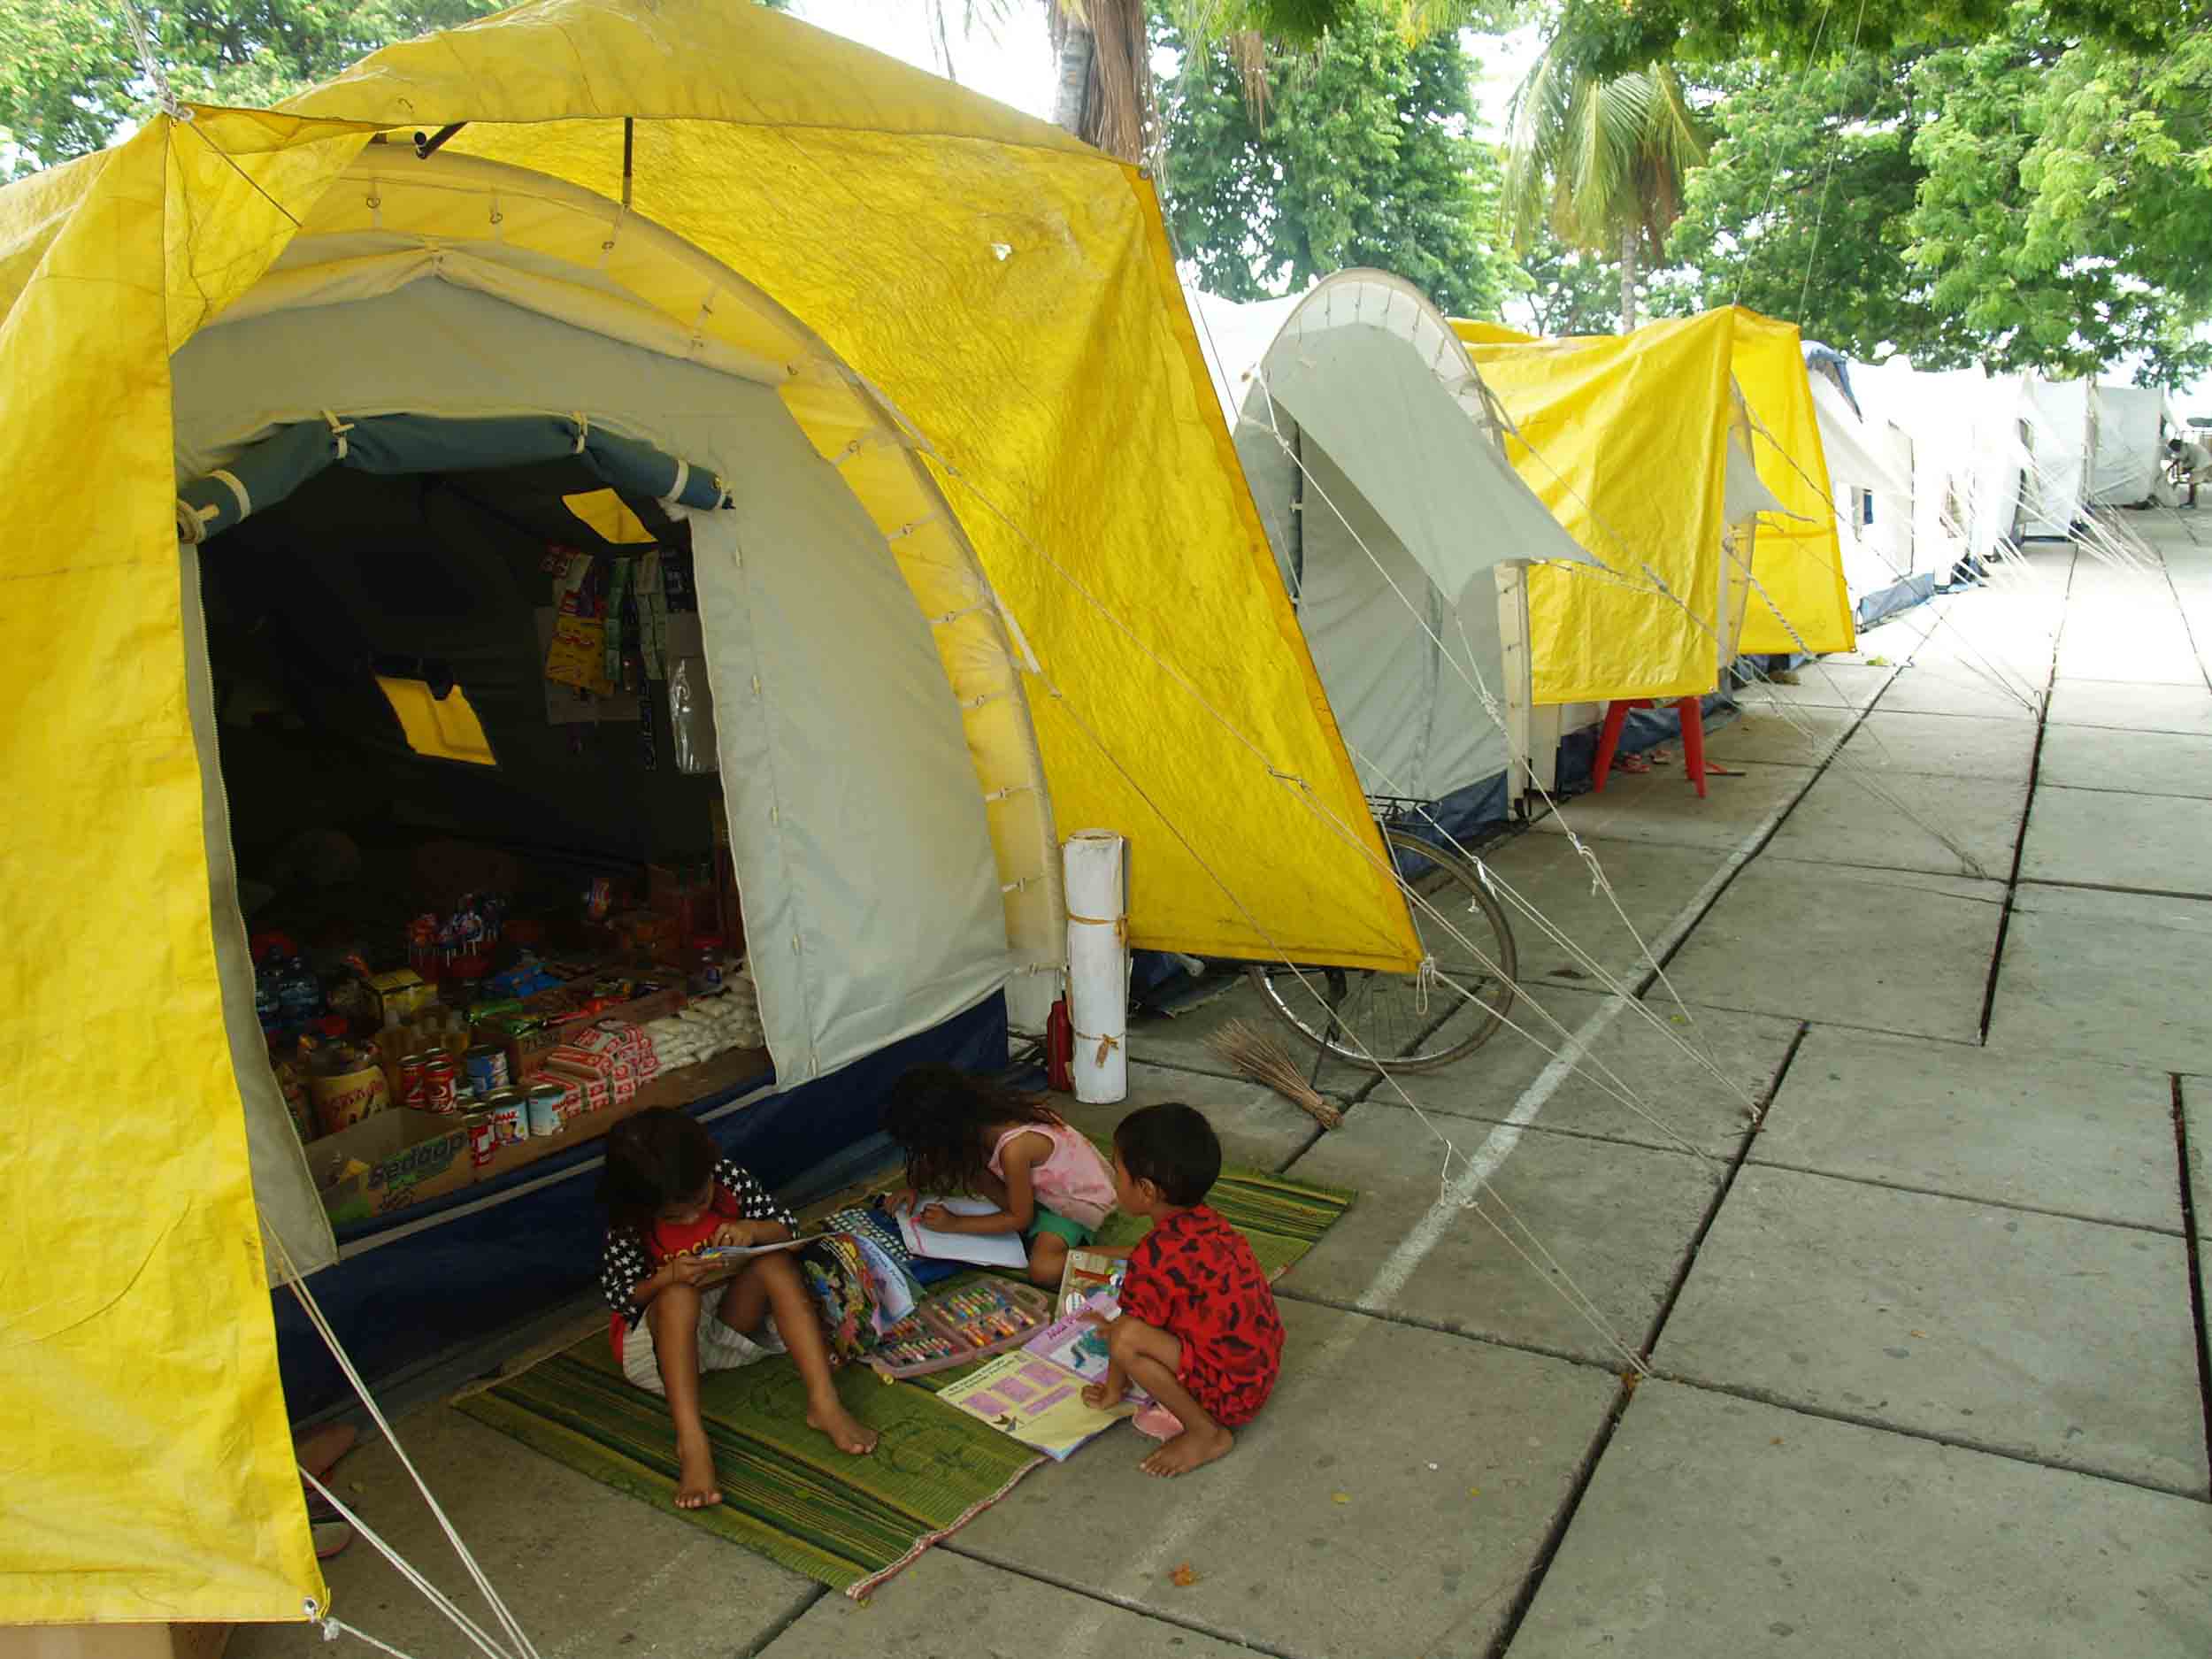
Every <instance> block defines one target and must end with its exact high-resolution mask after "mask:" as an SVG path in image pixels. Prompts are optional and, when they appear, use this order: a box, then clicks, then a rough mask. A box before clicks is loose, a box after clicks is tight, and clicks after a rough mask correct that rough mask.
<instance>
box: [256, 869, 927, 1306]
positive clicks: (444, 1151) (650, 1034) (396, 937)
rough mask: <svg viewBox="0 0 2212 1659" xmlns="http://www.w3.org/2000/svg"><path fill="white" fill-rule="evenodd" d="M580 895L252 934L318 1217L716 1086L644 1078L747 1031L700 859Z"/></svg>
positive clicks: (545, 1149)
mask: <svg viewBox="0 0 2212 1659" xmlns="http://www.w3.org/2000/svg"><path fill="white" fill-rule="evenodd" d="M501 857H502V858H505V856H504V855H501ZM448 862H449V863H450V862H451V861H450V860H449V861H448ZM463 862H464V863H466V862H468V861H466V860H464V861H463ZM481 862H482V861H481V860H479V861H478V863H479V864H481ZM505 862H506V863H507V864H510V865H511V864H513V861H512V860H511V859H505ZM522 874H523V875H524V877H525V878H526V877H527V872H522ZM571 879H573V878H562V879H560V880H559V885H557V886H555V885H551V884H549V883H543V882H541V884H540V891H541V892H546V891H547V890H548V889H550V892H551V893H554V894H557V893H558V891H559V890H560V887H563V886H566V885H567V882H568V881H569V880H571ZM648 880H649V882H650V887H649V888H648ZM458 888H459V883H457V882H456V883H452V884H450V885H449V886H447V887H444V889H443V890H444V891H445V892H446V893H448V894H449V895H450V894H452V893H455V892H457V891H458ZM437 890H439V889H438V887H437V884H436V883H435V882H434V881H426V882H419V883H417V884H416V891H417V892H418V893H426V892H433V891H437ZM568 891H569V892H571V893H577V892H578V891H579V889H577V888H576V887H568ZM648 891H649V892H650V897H649V899H648V898H645V897H644V896H643V895H646V894H647V892H648ZM580 899H581V902H580V903H578V904H575V905H574V908H573V909H572V910H571V909H568V908H567V907H566V906H564V905H563V904H562V903H561V902H559V901H558V900H557V899H556V900H555V901H554V902H553V903H552V904H551V906H550V907H549V908H545V909H540V910H530V911H527V912H526V913H523V914H519V915H518V913H517V910H516V909H515V906H514V905H513V903H512V902H511V900H510V899H509V897H508V896H507V895H504V894H503V893H492V892H474V893H465V894H462V895H461V896H459V897H458V898H457V899H451V898H449V900H448V901H447V902H443V903H441V904H439V905H437V906H436V907H435V908H432V909H423V910H415V909H413V908H412V907H411V906H410V907H409V908H405V909H398V910H396V913H393V919H392V920H391V922H390V923H389V924H388V926H389V932H388V933H384V934H383V936H382V942H379V941H378V938H377V936H376V933H375V932H374V930H373V929H372V930H360V929H359V928H358V927H357V925H350V926H349V929H348V931H344V932H342V931H341V930H340V929H338V928H335V927H333V926H330V925H329V924H328V922H327V920H322V921H312V922H310V923H309V926H308V929H307V931H303V933H300V934H299V935H297V936H296V935H295V934H292V933H285V932H280V931H276V930H274V929H271V930H268V931H265V932H262V933H257V934H255V935H254V936H253V938H252V940H251V941H250V949H251V954H252V956H253V960H254V967H255V999H254V1000H255V1010H256V1013H257V1016H258V1018H259V1021H260V1024H261V1026H262V1030H263V1034H264V1036H265V1038H266V1040H267V1041H268V1044H269V1054H270V1064H271V1070H272V1071H273V1074H274V1076H275V1079H276V1081H277V1083H278V1085H279V1087H280V1089H281V1091H282V1093H283V1095H284V1100H285V1103H286V1106H287V1108H288V1111H289V1113H290V1115H291V1118H292V1121H293V1125H294V1127H295V1128H296V1131H297V1132H298V1133H299V1136H300V1139H301V1141H303V1143H305V1144H306V1146H307V1148H308V1151H309V1157H310V1163H311V1167H312V1168H313V1169H314V1171H315V1172H316V1175H317V1178H318V1180H319V1185H320V1187H321V1188H322V1191H323V1194H324V1198H325V1202H326V1208H328V1209H329V1210H330V1211H331V1214H332V1216H333V1217H334V1218H342V1219H346V1220H353V1221H359V1220H370V1219H373V1218H374V1217H377V1216H379V1215H381V1214H384V1213H387V1212H388V1211H390V1210H396V1209H398V1208H400V1207H402V1206H404V1205H407V1204H411V1203H416V1202H421V1201H422V1200H424V1199H426V1198H428V1197H432V1196H435V1195H437V1194H440V1193H442V1192H446V1191H450V1190H452V1189H453V1188H455V1187H458V1186H465V1185H466V1184H468V1183H469V1182H470V1181H472V1180H481V1179H492V1178H495V1177H496V1176H499V1175H501V1174H503V1173H505V1172H506V1171H509V1170H511V1169H515V1168H518V1167H519V1166H520V1165H521V1164H526V1163H529V1162H531V1161H534V1159H535V1158H537V1157H539V1156H546V1155H549V1154H550V1153H552V1152H555V1151H557V1150H559V1149H561V1148H565V1147H566V1146H568V1145H571V1144H573V1143H575V1142H577V1141H580V1140H588V1139H590V1138H591V1137H592V1136H594V1135H595V1134H596V1133H601V1132H602V1129H601V1127H600V1126H599V1125H594V1124H593V1122H592V1121H591V1118H592V1114H594V1113H595V1112H607V1113H609V1114H610V1115H609V1116H608V1117H607V1118H605V1119H604V1120H603V1123H604V1124H606V1125H611V1123H612V1122H613V1121H614V1120H615V1119H616V1118H618V1117H619V1116H621V1115H622V1113H623V1112H624V1111H626V1110H634V1109H635V1108H636V1107H639V1106H642V1105H647V1104H682V1103H684V1102H687V1100H689V1099H692V1098H695V1097H696V1094H697V1090H698V1089H699V1088H710V1087H715V1084H714V1083H713V1082H711V1081H709V1082H705V1083H703V1084H701V1085H697V1086H695V1087H694V1089H693V1091H692V1092H691V1093H687V1092H686V1086H685V1085H684V1084H683V1083H682V1082H680V1081H677V1082H672V1083H670V1084H668V1085H666V1086H664V1085H663V1084H662V1081H661V1079H664V1078H666V1077H669V1075H670V1074H672V1073H674V1072H678V1071H682V1070H683V1069H685V1068H687V1067H693V1066H701V1065H705V1064H709V1063H710V1062H715V1061H718V1060H721V1059H722V1057H723V1056H728V1055H731V1054H733V1052H735V1051H741V1050H757V1049H760V1048H763V1047H764V1031H763V1028H762V1025H761V1019H760V1002H759V996H758V995H757V991H756V989H755V987H754V984H753V980H752V978H751V975H750V974H749V972H748V971H747V969H746V965H745V963H744V960H743V958H742V957H741V956H739V955H736V954H734V953H733V952H732V951H730V950H729V949H727V947H726V944H725V940H726V937H727V934H726V933H724V932H723V931H720V930H722V929H723V928H724V926H725V925H726V924H725V920H724V916H723V910H722V905H721V903H720V902H719V895H718V888H717V886H716V882H715V878H714V867H713V866H712V865H711V864H700V865H694V866H690V867H687V868H681V869H676V868H671V869H660V868H655V869H652V870H650V871H649V872H640V873H637V874H633V875H630V876H609V877H603V878H597V879H592V880H590V881H589V882H588V883H586V884H585V885H584V886H583V887H582V889H581V891H580ZM618 921H619V922H620V923H621V924H622V926H616V925H615V924H616V923H617V922H618ZM317 941H319V942H317ZM336 941H344V942H336ZM548 941H558V942H557V944H555V943H549V942H548ZM303 942H304V945H305V948H303ZM648 946H649V947H650V948H649V949H645V948H643V947H648ZM742 1071H743V1067H742V1066H741V1067H740V1068H739V1069H738V1071H736V1072H732V1073H729V1074H728V1075H730V1076H738V1075H741V1074H742ZM648 1089H653V1090H655V1091H656V1093H654V1094H645V1091H646V1090H648ZM894 1300H895V1298H894ZM908 1311H910V1299H909V1302H908V1303H907V1305H903V1306H901V1307H900V1309H899V1314H900V1316H902V1315H903V1314H904V1313H906V1312H908Z"/></svg>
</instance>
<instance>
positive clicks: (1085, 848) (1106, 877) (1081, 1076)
mask: <svg viewBox="0 0 2212 1659" xmlns="http://www.w3.org/2000/svg"><path fill="white" fill-rule="evenodd" d="M1062 856H1063V859H1064V870H1065V873H1066V883H1067V889H1066V890H1067V901H1068V1019H1069V1023H1070V1024H1071V1025H1073V1026H1074V1027H1075V1064H1074V1071H1075V1098H1076V1099H1078V1100H1079V1101H1087V1102H1092V1103H1093V1104H1098V1105H1106V1104H1110V1103H1112V1102H1115V1101H1118V1100H1124V1099H1126V1098H1127V1096H1128V1094H1129V1049H1128V1044H1127V1041H1126V1039H1127V1036H1128V1030H1129V843H1128V842H1127V841H1125V840H1123V839H1122V838H1121V837H1120V836H1119V835H1117V834H1116V833H1114V832H1113V831H1111V830H1078V831H1077V832H1076V833H1074V834H1072V835H1071V836H1069V837H1068V839H1067V841H1066V844H1065V846H1064V849H1062Z"/></svg>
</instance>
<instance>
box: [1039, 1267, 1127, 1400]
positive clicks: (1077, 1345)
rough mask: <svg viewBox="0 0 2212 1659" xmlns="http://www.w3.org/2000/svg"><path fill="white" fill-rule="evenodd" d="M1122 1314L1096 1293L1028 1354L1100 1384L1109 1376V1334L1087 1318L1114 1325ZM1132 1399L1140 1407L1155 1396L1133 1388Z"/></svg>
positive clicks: (1050, 1329) (1050, 1328)
mask: <svg viewBox="0 0 2212 1659" xmlns="http://www.w3.org/2000/svg"><path fill="white" fill-rule="evenodd" d="M1118 1311H1119V1310H1118V1309H1117V1308H1116V1307H1115V1305H1114V1301H1113V1298H1112V1297H1111V1296H1109V1295H1107V1294H1104V1293H1102V1292H1101V1293H1095V1294H1093V1295H1092V1296H1091V1297H1090V1298H1089V1299H1088V1301H1087V1302H1085V1304H1084V1305H1083V1306H1082V1307H1079V1308H1078V1309H1077V1310H1075V1311H1074V1312H1072V1313H1064V1314H1062V1315H1061V1316H1060V1317H1058V1318H1056V1319H1055V1320H1054V1321H1053V1322H1052V1323H1051V1324H1050V1325H1047V1326H1045V1328H1044V1329H1043V1330H1041V1331H1040V1332H1038V1333H1037V1334H1036V1335H1035V1336H1033V1337H1032V1338H1031V1339H1030V1340H1029V1341H1028V1343H1027V1344H1026V1346H1025V1349H1024V1351H1025V1353H1030V1354H1034V1355H1035V1356H1037V1357H1038V1358H1039V1359H1044V1360H1050V1361H1051V1362H1052V1363H1054V1364H1056V1365H1058V1366H1061V1367H1063V1368H1064V1369H1066V1370H1068V1371H1073V1372H1074V1373H1075V1374H1076V1375H1077V1376H1079V1377H1080V1378H1081V1379H1083V1380H1084V1381H1085V1382H1087V1383H1091V1382H1097V1381H1099V1380H1100V1379H1102V1378H1103V1377H1104V1376H1105V1375H1106V1332H1105V1328H1104V1327H1103V1326H1102V1325H1097V1324H1094V1322H1093V1321H1092V1320H1091V1319H1089V1318H1088V1317H1086V1316H1087V1315H1088V1314H1091V1313H1102V1314H1104V1315H1105V1316H1106V1317H1107V1319H1108V1320H1109V1322H1110V1321H1111V1320H1112V1319H1113V1317H1114V1316H1115V1315H1116V1314H1117V1313H1118ZM1128 1397H1129V1399H1130V1400H1131V1401H1132V1402H1133V1403H1135V1404H1137V1405H1140V1406H1148V1405H1150V1404H1151V1403H1152V1396H1151V1395H1149V1394H1146V1393H1145V1392H1144V1391H1143V1390H1142V1389H1141V1388H1138V1387H1136V1386H1133V1385H1132V1386H1131V1387H1130V1390H1129V1396H1128Z"/></svg>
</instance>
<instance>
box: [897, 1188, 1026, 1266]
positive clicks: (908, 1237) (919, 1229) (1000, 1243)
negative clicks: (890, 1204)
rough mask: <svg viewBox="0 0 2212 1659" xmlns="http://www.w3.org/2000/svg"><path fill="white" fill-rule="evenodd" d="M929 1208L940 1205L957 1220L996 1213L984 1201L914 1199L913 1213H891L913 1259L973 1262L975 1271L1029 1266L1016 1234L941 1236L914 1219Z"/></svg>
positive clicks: (994, 1207) (955, 1234)
mask: <svg viewBox="0 0 2212 1659" xmlns="http://www.w3.org/2000/svg"><path fill="white" fill-rule="evenodd" d="M932 1204H942V1205H943V1206H944V1207H945V1208H946V1209H947V1210H950V1211H952V1213H953V1214H954V1215H956V1216H987V1215H990V1214H992V1213H993V1212H994V1211H995V1210H997V1209H998V1206H997V1205H996V1204H995V1203H993V1202H990V1201H989V1200H988V1199H986V1198H942V1197H921V1198H917V1199H916V1200H915V1201H914V1208H913V1209H912V1210H895V1211H894V1212H893V1214H894V1215H895V1217H896V1218H897V1220H898V1224H899V1237H900V1238H901V1239H902V1240H903V1241H904V1242H905V1245H906V1248H908V1249H909V1250H910V1251H912V1252H913V1253H914V1254H915V1255H916V1256H921V1257H923V1258H925V1259H926V1260H930V1261H938V1262H972V1263H975V1264H976V1265H977V1266H978V1267H1011V1268H1022V1267H1026V1266H1028V1265H1029V1247H1028V1246H1027V1245H1025V1244H1024V1243H1023V1242H1022V1239H1021V1234H1020V1233H940V1232H938V1231H937V1230H936V1229H935V1228H934V1227H925V1226H923V1225H921V1223H920V1222H918V1221H917V1220H916V1219H915V1218H914V1217H916V1216H918V1215H919V1214H920V1213H921V1212H922V1211H923V1210H926V1209H928V1208H929V1207H930V1206H931V1205H932Z"/></svg>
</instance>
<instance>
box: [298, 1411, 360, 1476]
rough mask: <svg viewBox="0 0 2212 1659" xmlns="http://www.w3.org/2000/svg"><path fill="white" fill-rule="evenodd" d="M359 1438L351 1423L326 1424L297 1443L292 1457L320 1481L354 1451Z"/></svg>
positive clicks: (304, 1435)
mask: <svg viewBox="0 0 2212 1659" xmlns="http://www.w3.org/2000/svg"><path fill="white" fill-rule="evenodd" d="M359 1438H360V1436H359V1433H358V1432H357V1431H356V1429H355V1428H354V1426H353V1425H351V1424H350V1423H326V1424H324V1425H322V1427H320V1428H319V1429H315V1430H312V1431H311V1432H309V1433H306V1434H303V1435H302V1436H301V1437H300V1438H299V1439H298V1440H296V1441H295V1442H294V1443H293V1447H292V1455H293V1456H294V1457H295V1458H296V1459H297V1460H298V1462H299V1465H300V1467H301V1468H303V1469H304V1470H306V1471H307V1472H308V1473H309V1474H311V1475H313V1476H314V1477H315V1478H316V1479H318V1480H319V1479H322V1477H323V1476H325V1475H326V1474H328V1473H329V1472H330V1471H331V1470H332V1469H333V1468H334V1467H336V1465H337V1463H338V1460H339V1459H340V1458H341V1457H343V1456H344V1455H346V1454H347V1453H348V1452H349V1451H351V1450H352V1449H353V1448H354V1443H355V1442H356V1441H357V1440H358V1439H359Z"/></svg>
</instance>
